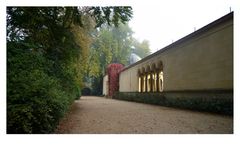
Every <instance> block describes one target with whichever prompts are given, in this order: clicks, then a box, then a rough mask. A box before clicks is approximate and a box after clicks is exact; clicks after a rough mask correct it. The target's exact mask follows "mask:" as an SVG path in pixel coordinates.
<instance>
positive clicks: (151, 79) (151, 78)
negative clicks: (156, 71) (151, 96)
mask: <svg viewBox="0 0 240 147" xmlns="http://www.w3.org/2000/svg"><path fill="white" fill-rule="evenodd" d="M149 85H150V92H153V76H152V73H150V84H149Z"/></svg>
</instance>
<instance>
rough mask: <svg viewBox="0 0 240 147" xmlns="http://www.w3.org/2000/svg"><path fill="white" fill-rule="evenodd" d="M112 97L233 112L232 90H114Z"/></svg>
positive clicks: (201, 109) (203, 109) (216, 111)
mask: <svg viewBox="0 0 240 147" xmlns="http://www.w3.org/2000/svg"><path fill="white" fill-rule="evenodd" d="M113 98H115V99H120V100H127V101H134V102H140V103H146V104H154V105H161V106H169V107H177V108H184V109H192V110H199V111H207V112H215V113H221V114H228V115H232V114H233V93H232V91H226V92H221V91H220V92H219V91H216V92H210V91H205V92H204V91H202V92H201V91H200V92H199V91H196V92H189V91H185V92H182V91H179V92H164V93H138V92H115V94H114V96H113Z"/></svg>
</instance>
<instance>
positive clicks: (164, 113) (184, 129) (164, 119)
mask: <svg viewBox="0 0 240 147" xmlns="http://www.w3.org/2000/svg"><path fill="white" fill-rule="evenodd" d="M55 133H71V134H89V133H90V134H96V133H97V134H166V133H167V134H172V133H174V134H176V133H184V134H186V133H187V134H193V133H203V134H206V133H210V134H222V133H224V134H228V133H233V117H231V116H224V115H218V114H211V113H204V112H196V111H189V110H183V109H175V108H169V107H162V106H154V105H148V104H141V103H135V102H127V101H120V100H114V99H107V98H103V97H93V96H88V97H86V96H82V97H81V99H80V100H77V101H75V102H74V104H73V105H72V108H71V110H70V112H69V113H68V114H67V115H66V117H65V118H64V119H63V120H62V121H61V122H60V124H59V126H58V128H57V130H56V131H55Z"/></svg>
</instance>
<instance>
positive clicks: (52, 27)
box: [6, 7, 132, 133]
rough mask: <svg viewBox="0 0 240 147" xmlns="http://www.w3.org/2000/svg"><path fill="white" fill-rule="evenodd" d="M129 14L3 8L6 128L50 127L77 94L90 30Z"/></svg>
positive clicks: (19, 130)
mask: <svg viewBox="0 0 240 147" xmlns="http://www.w3.org/2000/svg"><path fill="white" fill-rule="evenodd" d="M131 17H132V8H131V7H34V8H33V7H7V36H6V37H7V67H8V68H7V132H8V133H50V132H52V131H53V130H54V129H55V127H56V125H57V124H58V121H59V119H60V118H61V117H62V116H63V115H64V113H65V112H66V111H67V109H68V107H69V105H70V104H71V103H72V102H73V100H74V99H75V98H76V97H79V96H80V93H79V91H80V88H81V85H82V78H83V74H84V72H83V71H84V70H85V69H86V63H87V59H88V58H87V57H88V53H89V48H90V44H91V41H92V36H91V35H92V34H91V32H92V31H91V30H94V29H96V28H99V27H101V26H102V25H103V24H108V25H115V26H118V24H119V23H120V22H121V23H126V22H127V21H129V20H130V18H131Z"/></svg>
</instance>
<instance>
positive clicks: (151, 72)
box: [138, 61, 163, 92]
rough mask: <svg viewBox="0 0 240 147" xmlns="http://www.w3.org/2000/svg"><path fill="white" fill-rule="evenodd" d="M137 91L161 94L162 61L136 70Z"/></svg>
mask: <svg viewBox="0 0 240 147" xmlns="http://www.w3.org/2000/svg"><path fill="white" fill-rule="evenodd" d="M138 91H139V92H163V63H162V61H159V62H157V63H152V64H150V65H147V66H144V67H141V68H140V69H138Z"/></svg>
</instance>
